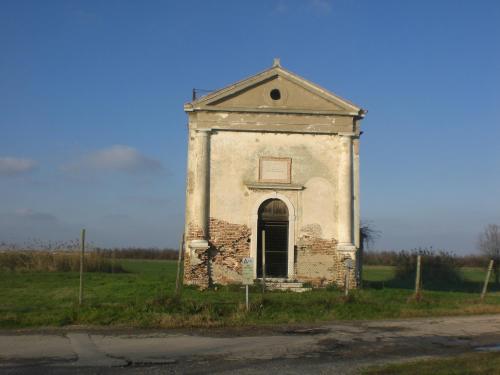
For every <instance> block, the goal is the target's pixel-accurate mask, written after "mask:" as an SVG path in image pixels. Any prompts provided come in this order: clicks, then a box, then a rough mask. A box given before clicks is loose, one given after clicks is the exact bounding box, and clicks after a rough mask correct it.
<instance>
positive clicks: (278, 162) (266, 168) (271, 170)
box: [259, 156, 292, 184]
mask: <svg viewBox="0 0 500 375" xmlns="http://www.w3.org/2000/svg"><path fill="white" fill-rule="evenodd" d="M259 182H274V183H279V184H290V183H291V182H292V159H291V158H277V157H271V156H263V157H261V158H260V159H259Z"/></svg>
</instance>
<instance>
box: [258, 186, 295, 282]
mask: <svg viewBox="0 0 500 375" xmlns="http://www.w3.org/2000/svg"><path fill="white" fill-rule="evenodd" d="M268 199H279V200H280V201H282V202H283V203H285V205H286V207H287V208H288V272H287V279H288V280H293V279H294V277H295V274H294V273H295V272H294V271H295V267H294V263H295V207H294V206H293V204H292V202H291V201H290V199H288V197H286V196H284V195H282V194H279V193H277V192H273V193H269V194H265V195H263V196H260V197H259V198H258V199H257V201H256V202H255V203H254V205H253V209H252V212H251V223H252V235H251V240H250V256H251V257H252V258H254V259H255V262H254V269H253V276H254V279H256V278H257V231H258V230H259V208H260V206H261V205H262V203H264V202H265V201H267V200H268Z"/></svg>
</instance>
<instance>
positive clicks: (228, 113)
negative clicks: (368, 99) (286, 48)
mask: <svg viewBox="0 0 500 375" xmlns="http://www.w3.org/2000/svg"><path fill="white" fill-rule="evenodd" d="M185 111H186V112H187V113H188V116H189V137H188V140H189V145H188V170H187V186H186V227H185V247H184V251H185V276H184V281H185V282H186V283H188V284H195V285H199V286H201V287H206V286H207V285H209V284H211V283H216V284H227V283H238V282H241V260H242V258H244V257H253V258H256V259H258V258H259V257H262V256H263V255H262V249H261V248H260V246H261V245H260V244H259V243H258V242H259V233H258V232H259V231H261V230H262V228H264V227H265V228H268V229H266V231H267V232H266V233H267V234H268V238H274V237H276V238H278V237H279V236H277V234H276V233H278V232H273V231H276V230H277V229H273V228H274V226H273V225H274V224H273V225H271V224H269V226H268V227H266V226H265V223H264V221H265V220H267V219H264V218H263V217H262V216H261V214H260V212H261V211H260V208H261V207H263V204H264V203H265V202H267V201H269V200H280V201H281V202H282V203H283V209H284V210H285V211H286V212H287V213H288V217H287V218H285V221H284V222H283V221H282V222H280V224H279V225H278V226H280V228H282V229H280V230H281V232H280V233H281V234H280V236H281V237H279V238H280V239H279V241H278V240H269V241H271V242H270V243H269V246H268V245H266V246H268V251H271V253H270V256H272V252H273V251H274V250H278V248H279V250H280V251H282V252H281V253H280V254H285V255H284V257H282V258H280V259H281V260H280V262H281V263H282V264H281V267H282V269H283V267H284V269H285V270H286V279H289V280H297V281H303V282H310V283H312V284H314V285H318V286H325V285H328V284H331V283H336V284H339V285H343V284H344V282H345V274H346V267H345V259H347V258H350V259H352V260H353V264H354V269H352V270H351V271H350V277H349V280H350V283H349V285H350V286H351V287H356V285H357V280H356V277H355V275H357V274H358V270H357V269H356V267H358V265H357V263H358V262H356V257H357V254H356V252H357V249H358V247H359V235H358V232H359V176H358V174H359V166H358V163H359V135H360V120H361V119H362V118H363V117H364V111H363V110H362V109H361V108H359V107H357V106H355V105H354V104H352V103H350V102H348V101H346V100H344V99H341V98H339V97H338V96H336V95H334V94H331V93H329V92H327V91H326V90H324V89H322V88H320V87H319V86H317V85H314V84H312V83H310V82H308V81H306V80H304V79H303V78H300V77H298V76H297V75H295V74H293V73H290V72H289V71H287V70H285V69H283V68H282V67H281V66H280V65H279V63H275V65H273V67H272V68H270V69H268V70H266V71H264V72H262V73H259V74H257V75H255V76H253V77H250V78H248V79H246V80H243V81H240V82H238V83H236V84H234V85H231V86H228V87H226V88H223V89H221V90H218V91H216V92H214V93H211V94H209V95H207V96H205V97H202V98H200V99H198V100H195V101H193V102H191V103H188V104H186V105H185ZM282 219H283V218H281V219H280V220H282ZM284 231H286V235H287V236H286V238H284V239H283V236H284V235H283V233H285V232H284ZM273 233H274V237H273ZM273 241H274V242H273ZM275 241H278V242H275ZM280 241H281V242H280ZM273 246H274V247H275V248H273ZM280 246H281V247H280ZM275 252H276V251H275ZM269 259H272V258H269ZM257 267H258V266H257V262H256V268H255V277H257V275H258V273H259V272H258V271H259V270H257ZM266 272H267V271H266Z"/></svg>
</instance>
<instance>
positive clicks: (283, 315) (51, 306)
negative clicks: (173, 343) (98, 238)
mask: <svg viewBox="0 0 500 375" xmlns="http://www.w3.org/2000/svg"><path fill="white" fill-rule="evenodd" d="M120 263H121V264H122V265H123V267H124V268H125V270H127V271H128V273H118V274H109V273H88V274H86V275H85V303H84V305H83V306H82V307H81V308H80V307H79V306H78V304H77V296H78V283H79V276H78V273H74V272H64V273H63V272H29V273H28V272H2V273H0V327H1V328H21V327H44V326H65V325H74V324H83V325H97V326H102V325H111V326H115V327H165V328H168V327H209V326H224V325H256V324H276V323H290V324H293V323H301V322H318V321H325V320H334V319H381V318H405V317H417V316H436V315H456V314H476V313H500V293H499V292H493V293H491V294H490V295H489V296H488V297H487V298H486V300H485V301H484V302H482V303H481V302H479V298H478V297H479V292H480V289H481V280H482V279H483V278H484V271H483V270H481V269H472V268H467V269H464V270H463V272H464V276H465V278H466V283H465V284H464V285H463V286H460V285H455V286H450V288H448V289H447V290H444V291H442V290H441V291H440V290H432V291H425V292H424V297H423V300H422V301H421V302H418V303H417V302H412V301H411V298H410V297H411V295H412V291H411V289H407V288H405V287H394V285H393V283H391V280H392V276H393V274H394V270H393V268H392V267H383V266H372V267H370V266H368V267H365V272H364V282H365V288H364V289H363V290H359V291H354V292H353V293H352V298H350V299H349V300H347V301H346V300H345V299H344V298H343V293H342V291H340V290H336V289H322V290H313V291H312V292H307V293H303V294H296V293H284V292H272V293H266V294H265V296H264V297H263V296H262V294H261V293H260V288H258V287H253V289H252V291H251V311H250V312H248V313H247V312H246V311H245V308H244V290H243V289H242V288H241V287H240V286H236V285H233V286H228V287H218V288H217V290H207V291H199V290H197V289H195V288H191V287H189V288H184V289H183V291H182V296H181V298H176V297H174V295H173V294H174V293H173V292H174V285H175V270H176V263H175V262H174V261H158V260H120ZM424 285H425V280H424ZM450 290H455V291H450Z"/></svg>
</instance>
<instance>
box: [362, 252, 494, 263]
mask: <svg viewBox="0 0 500 375" xmlns="http://www.w3.org/2000/svg"><path fill="white" fill-rule="evenodd" d="M416 254H421V255H427V256H438V257H441V258H446V259H452V260H453V263H454V264H455V265H456V266H457V267H486V266H487V265H488V261H489V258H488V257H486V256H484V255H456V254H453V253H451V252H447V251H444V250H437V251H436V250H432V249H413V250H401V251H366V250H365V253H364V255H363V262H364V264H365V265H372V266H397V265H399V264H401V262H402V261H404V259H407V258H408V257H409V256H411V255H416Z"/></svg>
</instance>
